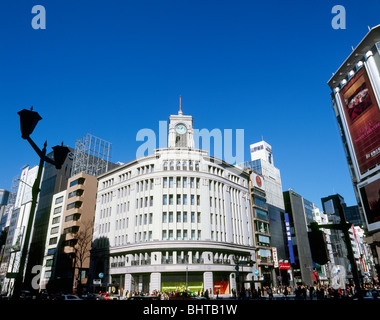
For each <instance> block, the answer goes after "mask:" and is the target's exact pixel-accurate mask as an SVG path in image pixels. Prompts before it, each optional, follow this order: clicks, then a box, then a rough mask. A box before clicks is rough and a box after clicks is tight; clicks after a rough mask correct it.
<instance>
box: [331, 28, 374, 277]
mask: <svg viewBox="0 0 380 320" xmlns="http://www.w3.org/2000/svg"><path fill="white" fill-rule="evenodd" d="M328 85H329V87H330V88H331V90H332V93H331V99H332V102H333V107H334V112H335V116H336V119H337V122H338V126H339V130H340V135H341V138H342V142H343V146H344V151H345V153H346V158H347V163H348V167H349V170H350V174H351V179H352V183H353V186H354V191H355V195H356V199H357V202H358V205H359V211H360V213H361V215H362V220H363V222H365V228H366V230H367V234H368V235H367V238H366V241H367V242H368V243H369V244H371V248H372V251H373V254H374V257H375V260H376V264H377V271H378V273H379V272H380V268H379V255H380V246H379V243H380V110H379V107H380V25H378V26H376V27H373V28H372V29H370V31H369V32H368V33H367V35H366V36H365V37H364V38H363V39H362V40H361V42H360V43H359V45H358V46H357V47H356V48H355V49H354V50H353V51H352V52H351V54H350V55H349V56H348V58H347V59H346V60H345V61H344V63H343V64H342V65H341V66H340V67H339V69H338V70H337V71H336V72H335V73H334V75H333V76H332V77H331V78H330V80H329V81H328Z"/></svg>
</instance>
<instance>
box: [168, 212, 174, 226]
mask: <svg viewBox="0 0 380 320" xmlns="http://www.w3.org/2000/svg"><path fill="white" fill-rule="evenodd" d="M171 222H173V212H169V223H171Z"/></svg>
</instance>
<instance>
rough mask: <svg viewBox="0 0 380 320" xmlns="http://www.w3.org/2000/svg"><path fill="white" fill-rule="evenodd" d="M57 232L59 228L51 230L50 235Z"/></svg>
mask: <svg viewBox="0 0 380 320" xmlns="http://www.w3.org/2000/svg"><path fill="white" fill-rule="evenodd" d="M58 232H59V227H54V228H51V231H50V234H56V233H58Z"/></svg>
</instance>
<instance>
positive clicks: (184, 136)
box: [168, 97, 194, 148]
mask: <svg viewBox="0 0 380 320" xmlns="http://www.w3.org/2000/svg"><path fill="white" fill-rule="evenodd" d="M168 147H169V148H194V131H193V117H192V116H184V115H183V112H182V108H181V97H179V111H178V115H171V116H170V117H169V141H168Z"/></svg>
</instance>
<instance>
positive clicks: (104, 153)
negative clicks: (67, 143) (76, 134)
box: [71, 133, 115, 177]
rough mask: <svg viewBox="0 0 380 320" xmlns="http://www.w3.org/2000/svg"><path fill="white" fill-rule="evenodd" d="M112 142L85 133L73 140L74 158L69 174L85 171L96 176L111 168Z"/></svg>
mask: <svg viewBox="0 0 380 320" xmlns="http://www.w3.org/2000/svg"><path fill="white" fill-rule="evenodd" d="M111 151H112V144H111V143H110V142H107V141H105V140H103V139H100V138H97V137H95V136H93V135H92V134H90V133H87V134H86V135H84V136H83V137H81V138H80V139H78V140H77V141H76V142H75V151H74V160H73V167H72V172H71V176H75V175H77V174H78V173H81V172H82V173H86V174H88V175H91V176H94V177H97V176H99V175H101V174H103V173H106V172H107V171H108V170H109V169H112V167H113V166H115V164H111V163H110V162H109V160H110V157H111Z"/></svg>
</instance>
